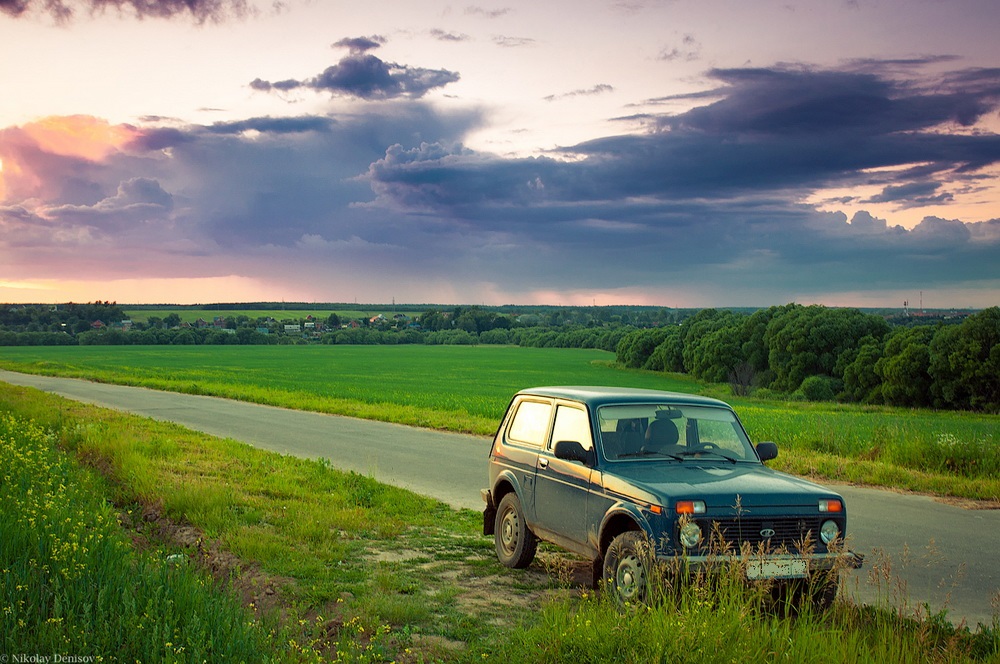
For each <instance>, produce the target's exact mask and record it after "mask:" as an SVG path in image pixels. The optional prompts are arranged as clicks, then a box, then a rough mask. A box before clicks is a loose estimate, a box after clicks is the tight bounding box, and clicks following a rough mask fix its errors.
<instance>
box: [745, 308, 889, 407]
mask: <svg viewBox="0 0 1000 664" xmlns="http://www.w3.org/2000/svg"><path fill="white" fill-rule="evenodd" d="M888 332H889V324H888V323H887V322H886V321H885V319H883V318H881V317H880V316H875V315H872V314H865V313H862V312H861V311H858V310H857V309H828V308H826V307H822V306H817V305H813V306H809V307H796V308H794V309H791V310H789V311H787V312H785V313H783V314H781V315H779V316H775V317H774V318H773V319H772V320H771V322H770V323H769V324H768V327H767V331H766V333H765V335H764V339H765V341H766V343H767V347H768V366H769V368H770V369H771V371H773V372H774V381H773V382H772V383H771V387H772V388H774V389H776V390H779V391H784V392H793V391H795V390H796V389H798V387H799V386H800V385H801V384H802V381H803V380H805V379H806V378H808V377H809V376H830V377H833V378H837V379H842V378H843V370H844V365H843V364H842V363H838V360H839V359H840V357H841V356H842V355H844V354H845V353H846V352H848V351H850V350H852V349H855V348H857V347H858V346H859V344H860V341H861V340H862V339H864V338H865V337H868V336H870V337H873V338H875V339H882V338H884V337H885V335H886V334H888Z"/></svg>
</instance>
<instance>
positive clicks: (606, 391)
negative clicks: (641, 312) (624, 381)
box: [518, 385, 732, 410]
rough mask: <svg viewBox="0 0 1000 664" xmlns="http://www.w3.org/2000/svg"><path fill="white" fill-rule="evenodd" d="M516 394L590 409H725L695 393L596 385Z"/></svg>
mask: <svg viewBox="0 0 1000 664" xmlns="http://www.w3.org/2000/svg"><path fill="white" fill-rule="evenodd" d="M518 394H528V395H535V396H540V397H552V398H556V399H567V400H569V401H579V402H580V403H585V404H587V405H588V406H590V407H592V408H593V407H597V406H606V405H609V404H626V403H629V404H630V403H664V402H667V403H672V404H677V405H689V406H715V407H720V406H721V407H722V408H729V409H730V410H732V408H731V407H730V405H729V404H727V403H726V402H725V401H720V400H718V399H712V398H710V397H702V396H698V395H695V394H683V393H681V392H667V391H664V390H646V389H641V388H636V387H600V386H580V385H552V386H547V387H532V388H528V389H524V390H521V391H520V392H518Z"/></svg>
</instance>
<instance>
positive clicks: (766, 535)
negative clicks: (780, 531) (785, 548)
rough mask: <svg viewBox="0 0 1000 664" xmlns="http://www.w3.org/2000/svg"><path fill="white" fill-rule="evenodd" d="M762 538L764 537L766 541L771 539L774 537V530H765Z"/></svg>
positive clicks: (761, 533) (762, 532)
mask: <svg viewBox="0 0 1000 664" xmlns="http://www.w3.org/2000/svg"><path fill="white" fill-rule="evenodd" d="M760 536H761V537H763V538H764V539H771V538H772V537H774V529H773V528H765V529H764V530H762V531H760Z"/></svg>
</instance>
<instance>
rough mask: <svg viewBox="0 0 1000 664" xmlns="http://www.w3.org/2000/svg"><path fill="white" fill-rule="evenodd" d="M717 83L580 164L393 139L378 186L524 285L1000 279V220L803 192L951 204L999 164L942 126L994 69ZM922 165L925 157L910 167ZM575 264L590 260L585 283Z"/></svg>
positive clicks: (725, 78)
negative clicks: (919, 217)
mask: <svg viewBox="0 0 1000 664" xmlns="http://www.w3.org/2000/svg"><path fill="white" fill-rule="evenodd" d="M712 76H713V77H714V78H715V79H716V80H719V81H722V82H723V85H722V86H721V87H718V88H716V89H714V90H712V91H711V93H710V95H708V96H704V97H703V98H705V99H706V100H711V101H709V103H707V104H705V105H702V106H698V107H696V108H693V109H691V110H689V111H686V112H684V113H678V114H673V115H662V116H659V117H658V118H657V123H656V129H655V130H654V131H651V132H649V133H647V134H645V135H623V136H612V137H607V138H603V139H599V140H594V141H588V142H586V143H582V144H579V145H576V146H572V147H568V148H565V149H563V150H561V151H560V152H564V153H566V155H568V156H572V157H574V159H572V160H568V161H567V160H562V159H559V158H557V157H559V156H560V155H559V154H558V152H557V153H556V154H554V155H553V158H531V159H503V158H499V157H495V156H492V155H486V154H479V153H475V152H470V151H469V150H466V149H462V148H460V147H451V146H446V145H430V144H424V145H422V146H420V147H418V148H409V149H407V148H404V147H402V146H396V147H394V148H391V149H390V150H388V151H387V153H386V155H385V157H383V159H381V160H379V161H378V162H376V163H374V164H372V166H371V168H370V169H369V172H368V175H367V178H368V180H369V182H370V183H371V186H372V188H373V191H375V193H376V194H377V195H378V204H379V205H382V206H384V207H385V208H387V209H393V210H396V211H399V212H405V211H411V212H415V213H419V214H420V215H424V216H433V217H436V218H439V219H440V218H451V219H454V220H455V223H456V225H466V226H473V227H475V228H477V229H478V230H480V231H481V232H483V233H484V234H491V237H494V238H497V237H502V238H504V241H503V242H499V246H504V247H511V253H510V255H507V256H504V258H503V259H497V268H498V270H501V271H503V270H506V271H507V272H508V273H510V274H511V275H513V274H524V275H525V277H524V281H529V280H530V279H532V278H538V275H539V273H540V272H542V273H544V275H545V278H546V279H548V280H551V281H552V282H553V283H555V282H558V286H559V287H563V288H565V287H571V286H572V282H573V281H574V280H575V281H577V282H578V283H577V286H579V287H589V288H595V287H599V286H601V285H602V284H603V285H604V286H605V287H608V286H609V285H611V284H614V285H620V286H628V285H636V284H644V283H645V284H649V283H654V282H656V281H657V280H664V279H667V280H675V279H679V280H687V279H691V280H693V281H697V275H698V274H702V273H704V272H705V271H706V270H711V274H712V279H713V283H722V282H725V281H726V280H727V279H728V280H731V283H732V284H734V285H737V284H743V285H745V284H747V283H748V281H747V280H748V278H749V274H748V273H747V271H746V270H747V269H750V270H752V274H753V283H754V284H759V285H760V287H761V288H777V287H784V288H785V289H787V288H788V287H789V286H788V283H789V281H794V282H795V284H796V287H802V288H805V287H808V286H812V287H815V288H817V289H821V288H828V287H829V284H830V283H836V284H837V286H838V287H839V288H858V289H870V288H872V284H873V283H876V282H877V283H881V284H885V283H887V282H891V283H892V284H894V285H899V284H902V283H905V282H906V281H907V280H910V281H911V282H912V281H913V280H918V281H920V282H921V283H931V282H934V283H941V282H947V281H948V280H949V279H995V278H996V268H995V266H996V264H997V262H998V260H1000V237H997V235H996V234H994V233H992V232H987V231H986V230H983V229H985V228H989V229H992V228H993V226H988V227H987V226H979V225H976V224H963V223H962V222H960V221H954V220H952V221H945V220H941V219H938V218H936V217H934V218H931V217H929V218H928V219H926V220H925V221H924V222H923V223H921V224H920V225H918V226H917V227H916V228H914V229H913V230H910V231H908V230H906V229H903V228H901V227H897V226H894V225H890V224H887V223H886V222H885V221H884V220H875V219H873V218H871V217H870V215H869V216H866V215H860V216H856V217H855V218H854V219H852V220H850V221H849V220H848V219H847V218H846V217H845V216H844V215H835V214H830V213H822V212H818V211H817V210H815V209H814V208H813V207H811V206H808V205H802V204H794V203H791V202H790V201H791V200H795V199H803V198H805V197H806V196H808V195H809V194H811V193H812V192H814V191H816V190H819V189H823V188H827V187H835V186H836V187H848V186H854V185H858V184H871V183H872V182H873V181H879V182H881V184H882V187H883V189H882V192H881V194H880V195H878V196H876V197H875V199H877V200H878V201H888V202H894V203H897V204H899V206H900V207H914V206H918V205H922V204H928V203H943V202H947V201H948V200H950V199H951V196H952V194H951V192H950V190H949V189H948V187H949V186H951V185H950V184H949V183H954V182H955V180H956V176H960V177H964V176H963V175H962V174H963V173H966V174H968V176H969V177H981V175H980V174H979V173H978V169H981V168H982V167H984V166H988V165H992V164H996V163H998V162H1000V137H998V136H996V135H994V134H985V133H978V134H971V135H969V134H949V133H947V132H946V131H941V129H942V128H947V127H949V126H956V125H961V126H967V125H968V124H969V123H970V122H972V121H974V120H977V119H979V118H981V117H982V116H983V115H984V114H986V113H990V112H994V111H995V110H996V109H997V107H998V101H1000V97H998V95H997V94H996V88H995V83H996V82H997V81H998V80H1000V76H997V73H996V72H994V71H992V70H970V71H966V72H952V73H951V74H949V75H946V76H944V77H942V78H938V79H935V80H914V81H898V80H895V79H892V78H889V77H888V76H886V77H880V76H878V75H876V74H874V73H872V72H871V71H864V72H859V71H852V70H842V71H829V70H813V69H808V68H787V67H776V68H773V69H733V70H715V71H713V72H712ZM960 83H966V84H968V85H967V86H965V85H962V84H960ZM911 164H920V166H919V167H918V166H913V167H911V168H900V167H906V166H909V165H911ZM871 169H886V170H885V171H883V172H879V173H878V174H876V175H873V174H872V172H871ZM935 178H937V179H935ZM875 199H873V201H872V202H875ZM983 223H986V222H983ZM499 253H502V252H499ZM499 253H498V255H499ZM510 261H515V263H520V262H522V261H523V263H524V265H523V270H521V269H516V268H515V269H510V267H509V266H510ZM958 263H961V265H960V266H959V265H958ZM501 265H507V266H508V267H507V268H501V267H500V266H501ZM573 265H577V266H579V265H587V266H588V267H587V270H586V271H584V272H585V274H582V275H581V271H580V270H578V269H573V268H572V266H573ZM542 266H544V267H542ZM751 266H752V267H751ZM480 271H481V273H486V272H488V269H487V268H486V267H485V265H484V266H483V267H481V268H480ZM560 274H565V275H572V276H567V277H560V276H559V275H560ZM528 275H534V276H528ZM498 278H499V277H498ZM508 278H515V277H513V276H509V277H508ZM581 279H582V280H583V281H584V282H585V283H580V280H581ZM824 281H825V282H826V286H824V285H823V284H824Z"/></svg>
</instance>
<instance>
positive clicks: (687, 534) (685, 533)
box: [680, 521, 701, 549]
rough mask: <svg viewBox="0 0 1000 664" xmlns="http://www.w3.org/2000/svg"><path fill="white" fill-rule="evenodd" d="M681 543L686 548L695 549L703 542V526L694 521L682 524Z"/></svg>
mask: <svg viewBox="0 0 1000 664" xmlns="http://www.w3.org/2000/svg"><path fill="white" fill-rule="evenodd" d="M680 539H681V544H683V545H684V548H686V549H693V548H694V547H696V546H698V545H699V544H700V543H701V526H699V525H698V524H697V523H695V522H694V521H688V522H686V523H683V524H681V531H680Z"/></svg>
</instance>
